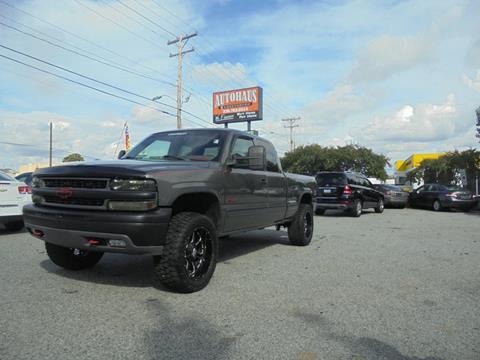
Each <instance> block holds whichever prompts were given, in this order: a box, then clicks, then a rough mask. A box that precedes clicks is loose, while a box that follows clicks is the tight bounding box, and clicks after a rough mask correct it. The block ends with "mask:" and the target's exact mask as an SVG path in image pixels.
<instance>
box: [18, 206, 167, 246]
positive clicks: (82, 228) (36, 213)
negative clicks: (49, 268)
mask: <svg viewBox="0 0 480 360" xmlns="http://www.w3.org/2000/svg"><path fill="white" fill-rule="evenodd" d="M171 214H172V210H171V209H170V208H158V209H157V210H153V211H148V212H138V213H137V212H107V211H86V210H67V209H59V208H47V207H41V206H36V205H27V206H25V207H24V208H23V217H24V222H25V227H26V228H27V230H28V231H29V232H30V233H31V234H32V235H34V236H36V237H37V238H40V239H41V240H44V241H46V242H50V243H53V244H56V245H59V246H64V247H70V248H78V249H85V250H96V251H103V252H117V253H118V252H119V253H126V254H158V253H161V251H162V249H163V245H164V243H165V237H166V234H167V229H168V223H169V221H170V217H171ZM40 235H41V236H40ZM91 240H98V242H97V244H95V245H93V244H92V242H91ZM109 240H121V241H123V243H124V244H125V246H122V247H115V246H110V245H109V242H108V241H109Z"/></svg>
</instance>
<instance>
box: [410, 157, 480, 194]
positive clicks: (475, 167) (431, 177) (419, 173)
mask: <svg viewBox="0 0 480 360" xmlns="http://www.w3.org/2000/svg"><path fill="white" fill-rule="evenodd" d="M461 170H465V173H466V176H467V187H468V188H469V189H470V190H471V191H474V190H475V178H476V175H477V173H478V171H479V170H480V151H478V150H477V149H468V150H465V151H458V150H455V151H450V152H448V153H446V154H445V155H444V156H442V157H440V158H438V159H436V160H432V159H428V160H424V161H422V163H421V164H420V166H419V167H418V168H416V169H415V170H414V171H413V172H412V173H410V174H409V176H408V178H409V180H411V181H423V182H426V183H428V182H434V183H442V184H453V185H460V182H461V181H460V179H459V177H458V174H459V173H460V171H461Z"/></svg>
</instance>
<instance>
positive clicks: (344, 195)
mask: <svg viewBox="0 0 480 360" xmlns="http://www.w3.org/2000/svg"><path fill="white" fill-rule="evenodd" d="M316 180H317V196H316V198H315V213H316V214H317V215H322V214H324V213H325V210H329V209H342V210H345V211H347V212H349V213H350V214H351V215H352V216H354V217H359V216H360V215H361V214H362V210H363V209H369V208H373V209H375V212H376V213H382V212H383V209H384V196H383V194H382V193H381V192H379V191H377V190H375V189H374V188H373V185H372V183H371V182H370V181H369V180H368V179H367V177H366V176H364V175H362V174H357V173H353V172H319V173H318V174H317V176H316Z"/></svg>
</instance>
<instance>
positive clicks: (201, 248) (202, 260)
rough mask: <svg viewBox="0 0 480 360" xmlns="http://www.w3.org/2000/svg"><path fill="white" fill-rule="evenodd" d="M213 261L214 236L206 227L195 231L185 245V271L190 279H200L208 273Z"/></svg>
mask: <svg viewBox="0 0 480 360" xmlns="http://www.w3.org/2000/svg"><path fill="white" fill-rule="evenodd" d="M211 259H212V235H211V234H210V232H209V230H208V229H207V228H205V227H198V228H196V229H194V230H193V232H192V235H191V236H190V240H189V241H188V242H187V243H186V244H185V270H186V271H187V274H188V276H189V277H190V278H192V279H194V278H198V277H201V276H203V275H205V273H206V272H207V271H208V265H209V264H210V262H211Z"/></svg>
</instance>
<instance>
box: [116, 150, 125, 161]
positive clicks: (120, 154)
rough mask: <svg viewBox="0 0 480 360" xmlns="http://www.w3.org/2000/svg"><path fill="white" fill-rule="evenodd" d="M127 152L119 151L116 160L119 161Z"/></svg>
mask: <svg viewBox="0 0 480 360" xmlns="http://www.w3.org/2000/svg"><path fill="white" fill-rule="evenodd" d="M126 153H127V152H126V151H125V150H120V152H119V153H118V156H117V159H121V158H122V157H123V156H124V155H125V154H126Z"/></svg>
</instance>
